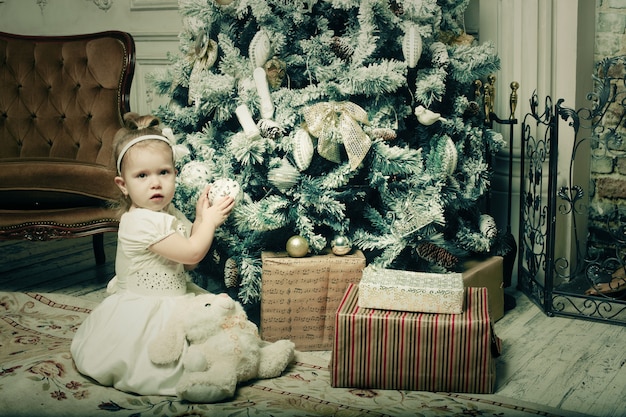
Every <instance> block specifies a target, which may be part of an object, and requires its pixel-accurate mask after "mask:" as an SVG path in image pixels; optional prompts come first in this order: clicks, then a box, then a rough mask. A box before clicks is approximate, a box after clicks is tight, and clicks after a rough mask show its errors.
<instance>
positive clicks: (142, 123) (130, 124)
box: [124, 112, 161, 130]
mask: <svg viewBox="0 0 626 417" xmlns="http://www.w3.org/2000/svg"><path fill="white" fill-rule="evenodd" d="M124 124H125V126H126V128H127V129H129V130H139V129H147V128H156V127H158V126H159V124H161V121H160V120H159V119H158V118H157V117H155V116H152V115H150V114H148V115H145V116H140V115H139V114H138V113H134V112H128V113H126V114H125V115H124Z"/></svg>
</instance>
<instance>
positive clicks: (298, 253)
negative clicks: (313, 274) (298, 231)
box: [286, 235, 309, 258]
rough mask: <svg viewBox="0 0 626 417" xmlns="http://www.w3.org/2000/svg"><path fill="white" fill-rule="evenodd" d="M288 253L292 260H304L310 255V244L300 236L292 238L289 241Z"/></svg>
mask: <svg viewBox="0 0 626 417" xmlns="http://www.w3.org/2000/svg"><path fill="white" fill-rule="evenodd" d="M286 248H287V253H288V254H289V256H291V257H292V258H302V257H303V256H306V254H307V253H309V242H307V240H306V239H305V238H303V237H302V236H300V235H296V236H291V237H290V238H289V240H288V241H287V245H286Z"/></svg>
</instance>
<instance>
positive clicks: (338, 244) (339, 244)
mask: <svg viewBox="0 0 626 417" xmlns="http://www.w3.org/2000/svg"><path fill="white" fill-rule="evenodd" d="M330 249H331V250H332V251H333V253H334V254H335V255H338V256H343V255H347V254H348V253H350V251H351V250H352V242H351V241H350V238H349V237H347V236H335V237H334V238H333V240H331V241H330Z"/></svg>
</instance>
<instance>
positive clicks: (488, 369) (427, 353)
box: [331, 284, 501, 393]
mask: <svg viewBox="0 0 626 417" xmlns="http://www.w3.org/2000/svg"><path fill="white" fill-rule="evenodd" d="M465 306H466V308H465V311H464V312H463V313H462V314H433V313H414V312H406V311H394V310H378V309H368V308H362V307H359V305H358V285H355V284H350V286H349V287H348V289H347V291H346V293H345V295H344V297H343V299H342V300H341V303H340V305H339V308H338V310H337V314H336V316H335V339H334V343H333V352H332V359H331V368H332V372H331V385H332V386H333V387H354V388H379V389H405V390H414V391H447V392H471V393H493V391H494V388H495V379H496V368H495V360H494V357H496V356H497V355H499V352H500V347H501V344H500V340H499V339H498V338H497V337H496V336H495V334H494V332H493V328H492V324H491V321H490V318H489V313H488V304H487V289H486V288H482V287H481V288H467V289H466V291H465Z"/></svg>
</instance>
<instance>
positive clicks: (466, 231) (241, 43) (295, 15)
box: [151, 0, 504, 305]
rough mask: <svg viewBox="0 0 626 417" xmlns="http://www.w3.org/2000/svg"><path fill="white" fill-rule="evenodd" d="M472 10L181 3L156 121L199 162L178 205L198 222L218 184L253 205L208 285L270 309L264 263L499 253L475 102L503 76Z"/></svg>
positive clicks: (449, 263) (451, 264) (308, 0)
mask: <svg viewBox="0 0 626 417" xmlns="http://www.w3.org/2000/svg"><path fill="white" fill-rule="evenodd" d="M468 2H469V0H404V1H403V0H180V2H179V9H180V12H181V13H182V16H183V22H184V30H183V31H182V33H181V34H180V53H178V54H176V55H174V56H171V62H172V65H171V66H169V67H168V68H167V69H164V70H163V71H160V72H158V73H155V74H152V79H151V82H152V83H153V85H154V86H155V88H156V90H157V91H158V92H159V93H160V94H162V95H166V96H167V97H168V98H169V104H168V105H167V106H162V107H160V108H159V109H158V112H157V113H156V114H157V116H159V117H160V118H161V120H162V121H163V122H164V124H165V125H167V126H168V127H170V128H172V130H173V131H174V132H175V133H176V134H177V136H178V138H179V144H181V145H183V146H184V147H185V148H186V149H187V151H188V152H187V154H186V155H185V156H184V157H183V158H182V159H181V160H179V162H178V164H179V167H178V168H179V171H180V174H179V178H178V182H179V185H178V191H177V194H176V197H175V201H174V203H175V205H176V206H177V207H179V208H180V209H181V210H183V211H184V212H185V213H186V214H187V215H188V216H189V217H190V218H191V219H193V216H194V207H195V205H194V203H193V202H195V200H196V198H197V193H199V192H200V190H201V189H202V188H203V187H204V185H205V184H206V183H210V182H212V181H214V180H216V179H218V178H229V179H233V180H235V181H237V182H238V183H239V184H240V187H241V190H242V196H241V199H240V201H239V202H238V204H237V207H236V209H235V210H234V212H233V214H232V215H231V217H230V218H229V220H228V221H227V222H226V223H225V224H224V225H223V226H222V227H221V228H220V229H219V230H218V232H217V234H216V239H215V243H214V244H213V248H212V251H211V254H210V256H208V257H207V259H206V260H205V261H204V263H203V266H202V268H201V269H200V272H199V273H202V274H209V275H213V277H214V278H216V279H225V280H226V282H227V286H231V287H234V288H236V290H235V292H237V294H238V297H239V299H240V301H242V302H243V303H244V304H245V305H251V304H254V303H257V302H258V301H259V299H260V287H261V270H262V265H261V252H262V251H264V250H271V251H282V250H285V247H286V242H287V241H288V240H289V238H290V237H292V236H296V235H298V236H301V237H303V238H304V239H306V242H307V243H308V245H309V248H310V252H311V253H312V254H315V253H319V252H320V251H322V250H324V249H325V248H328V247H329V246H330V244H331V242H332V241H333V240H334V239H341V241H342V242H343V243H344V244H345V243H346V242H348V244H349V245H351V246H353V247H354V248H358V249H360V250H362V251H363V252H364V254H365V255H366V258H367V261H368V263H373V264H376V265H378V266H381V267H387V268H395V269H407V270H415V271H426V272H444V271H451V270H454V269H455V268H457V267H458V264H459V260H461V259H463V258H465V257H470V256H472V255H474V254H477V253H479V254H487V253H490V252H493V251H494V246H496V245H497V244H496V241H497V234H498V232H497V229H496V228H495V224H494V222H493V218H492V217H491V216H489V215H488V214H486V213H484V207H485V198H486V195H487V194H488V190H489V181H490V175H491V173H490V164H489V160H490V155H491V154H493V153H495V152H497V151H498V150H499V149H500V148H501V147H502V146H503V145H504V142H503V139H502V137H501V135H500V134H498V133H496V132H494V131H492V130H491V129H488V128H487V127H486V126H485V123H484V119H485V115H484V112H483V111H482V109H483V108H484V103H483V102H482V101H481V100H483V99H484V97H483V96H482V95H481V94H480V93H479V92H477V91H476V90H477V86H478V85H480V82H479V81H480V80H485V79H486V78H487V77H488V76H489V75H490V74H493V73H494V72H495V71H497V70H498V68H499V59H498V57H497V56H496V54H495V52H494V48H493V46H492V45H491V44H489V43H484V44H479V43H478V42H477V41H476V40H474V38H473V37H472V36H470V35H468V34H466V33H465V31H464V28H463V13H464V11H465V9H466V7H467V4H468Z"/></svg>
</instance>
